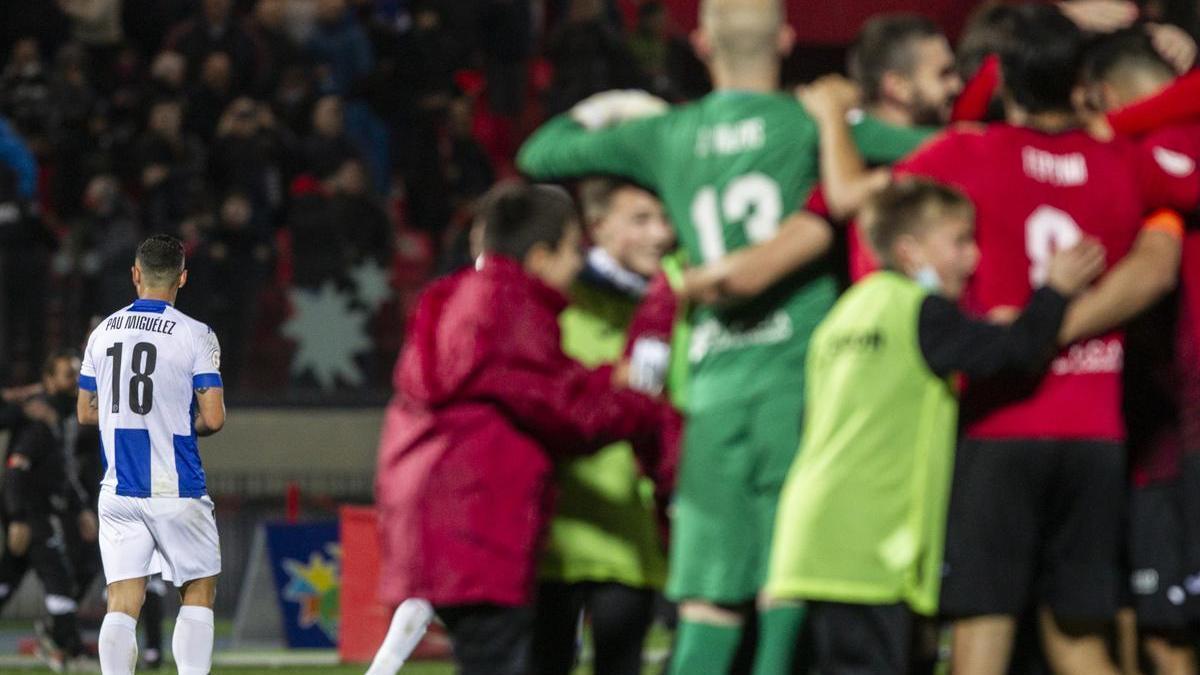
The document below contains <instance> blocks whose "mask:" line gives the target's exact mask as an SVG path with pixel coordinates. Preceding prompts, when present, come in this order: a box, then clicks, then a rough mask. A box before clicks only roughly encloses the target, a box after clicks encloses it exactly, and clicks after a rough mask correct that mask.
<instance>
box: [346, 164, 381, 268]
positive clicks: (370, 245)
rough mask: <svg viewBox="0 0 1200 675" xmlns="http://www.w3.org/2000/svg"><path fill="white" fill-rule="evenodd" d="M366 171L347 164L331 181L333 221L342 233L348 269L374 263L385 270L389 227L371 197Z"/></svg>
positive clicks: (372, 196)
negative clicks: (367, 261)
mask: <svg viewBox="0 0 1200 675" xmlns="http://www.w3.org/2000/svg"><path fill="white" fill-rule="evenodd" d="M367 181H368V177H367V171H366V167H364V166H363V164H362V162H359V161H357V160H348V161H346V162H345V163H344V164H343V165H342V167H341V168H340V169H338V174H337V178H336V180H335V181H334V189H333V204H332V211H331V214H332V218H333V222H334V223H335V224H336V226H337V227H339V228H341V229H342V240H343V241H344V242H345V243H344V249H343V252H344V255H345V259H346V262H347V263H348V265H357V264H360V263H362V262H364V261H366V260H373V261H374V262H376V263H377V264H379V265H380V266H386V265H387V264H388V262H389V261H390V260H391V257H392V248H393V246H392V239H393V236H392V223H391V221H390V220H388V216H387V212H386V211H384V210H383V206H382V205H381V204H380V203H379V200H378V199H376V198H375V196H374V195H373V194H371V191H370V187H369V185H368V182H367Z"/></svg>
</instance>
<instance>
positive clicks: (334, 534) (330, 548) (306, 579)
mask: <svg viewBox="0 0 1200 675" xmlns="http://www.w3.org/2000/svg"><path fill="white" fill-rule="evenodd" d="M266 529H267V552H268V554H269V555H270V558H271V572H272V574H273V575H274V577H275V588H276V590H277V591H278V593H277V597H278V598H279V611H280V615H281V616H282V617H283V629H284V633H285V634H286V635H287V644H288V647H291V648H296V647H309V648H324V649H328V648H332V647H336V646H337V637H338V621H339V619H340V618H341V609H340V606H339V599H340V595H341V593H340V591H341V586H342V583H341V581H342V549H341V545H340V543H339V542H338V525H337V522H322V523H303V524H296V525H288V524H284V523H272V524H268V525H267V526H266Z"/></svg>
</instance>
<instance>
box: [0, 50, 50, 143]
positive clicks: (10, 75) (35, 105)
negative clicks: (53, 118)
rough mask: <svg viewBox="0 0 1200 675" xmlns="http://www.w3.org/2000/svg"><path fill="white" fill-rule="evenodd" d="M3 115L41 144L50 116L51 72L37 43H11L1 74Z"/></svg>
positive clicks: (24, 134) (45, 137) (44, 137)
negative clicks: (6, 63)
mask: <svg viewBox="0 0 1200 675" xmlns="http://www.w3.org/2000/svg"><path fill="white" fill-rule="evenodd" d="M0 92H3V96H2V98H0V100H2V102H3V106H2V107H3V110H4V114H5V115H7V116H8V118H9V119H10V120H12V122H13V124H15V125H16V127H17V129H19V130H20V131H21V134H22V135H23V136H25V137H26V138H27V139H30V140H35V141H37V143H38V144H39V145H42V144H44V143H45V142H46V140H47V133H48V131H49V129H48V128H47V122H48V120H49V118H50V111H51V105H50V103H51V95H50V73H49V72H48V69H47V68H46V67H45V64H43V63H42V56H41V53H40V52H39V49H38V42H37V40H35V39H34V38H23V39H21V40H18V41H17V43H16V44H15V45H13V50H12V54H11V55H10V56H9V59H8V65H7V66H5V68H4V72H3V74H2V75H0Z"/></svg>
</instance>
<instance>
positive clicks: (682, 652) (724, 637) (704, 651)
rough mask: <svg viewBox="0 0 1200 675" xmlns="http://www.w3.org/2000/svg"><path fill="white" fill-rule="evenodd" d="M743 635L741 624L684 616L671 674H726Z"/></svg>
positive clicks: (677, 633)
mask: <svg viewBox="0 0 1200 675" xmlns="http://www.w3.org/2000/svg"><path fill="white" fill-rule="evenodd" d="M741 638H742V628H741V626H717V625H714V624H709V623H695V622H692V621H685V620H681V621H680V622H679V629H678V630H676V631H675V651H674V653H673V654H671V670H670V675H725V674H726V673H728V672H729V666H730V664H732V663H733V657H734V656H735V655H736V654H737V648H738V643H739V642H740V641H741Z"/></svg>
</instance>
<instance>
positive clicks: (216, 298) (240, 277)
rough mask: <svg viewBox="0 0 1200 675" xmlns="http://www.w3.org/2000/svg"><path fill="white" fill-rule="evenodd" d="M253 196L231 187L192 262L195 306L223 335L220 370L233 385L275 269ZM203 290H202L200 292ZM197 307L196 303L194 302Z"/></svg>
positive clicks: (241, 370)
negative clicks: (261, 297) (263, 290)
mask: <svg viewBox="0 0 1200 675" xmlns="http://www.w3.org/2000/svg"><path fill="white" fill-rule="evenodd" d="M255 218H256V215H255V211H254V206H253V200H252V199H251V197H250V195H248V194H246V193H243V192H238V191H233V192H230V193H228V194H227V195H226V196H225V198H224V199H223V200H222V201H221V203H220V209H219V212H218V213H217V217H216V220H215V226H214V227H213V228H212V229H211V230H210V231H209V232H206V233H204V236H203V238H202V240H201V242H200V245H199V246H198V247H197V249H196V252H195V253H194V254H193V255H192V257H191V259H190V260H189V262H188V267H189V269H190V270H191V271H190V273H189V274H190V276H189V283H190V284H192V285H195V286H196V289H194V292H193V293H192V296H193V300H194V301H195V300H196V299H199V302H200V303H202V304H201V306H197V307H196V310H197V313H198V314H199V315H200V316H204V317H205V320H206V321H207V322H208V323H209V324H210V325H211V326H212V329H213V331H214V332H216V333H217V335H220V336H221V341H222V358H221V361H222V363H221V371H222V373H221V374H222V377H223V378H225V380H226V382H227V384H226V386H230V385H231V384H232V383H236V382H238V381H239V380H240V379H241V376H242V372H243V370H244V366H245V356H246V353H247V351H248V349H249V347H250V345H251V342H252V340H253V338H254V321H255V318H256V316H257V314H258V312H257V308H258V302H257V301H258V297H257V291H258V290H259V289H260V288H261V287H262V283H263V281H264V280H266V278H267V276H268V274H269V273H270V269H271V262H272V259H273V252H272V248H271V240H270V238H269V237H268V235H267V233H266V232H265V231H264V228H263V227H262V226H261V224H260V223H256V222H255ZM200 289H203V292H202V293H201V292H199V290H200ZM193 306H195V305H193Z"/></svg>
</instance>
